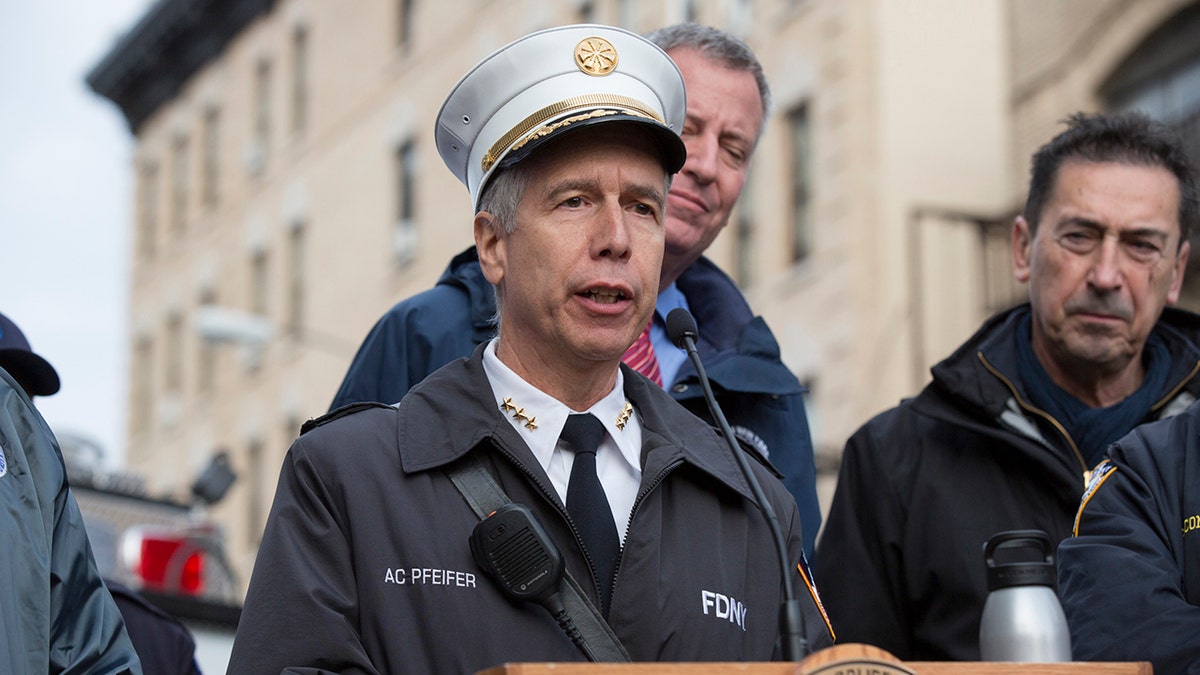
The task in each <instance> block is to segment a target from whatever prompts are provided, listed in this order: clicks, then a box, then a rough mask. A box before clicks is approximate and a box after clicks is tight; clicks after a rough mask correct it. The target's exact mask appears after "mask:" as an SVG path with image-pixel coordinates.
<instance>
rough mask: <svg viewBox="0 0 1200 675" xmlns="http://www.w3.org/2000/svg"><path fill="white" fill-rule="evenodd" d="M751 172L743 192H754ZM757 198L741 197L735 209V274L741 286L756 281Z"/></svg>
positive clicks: (745, 286)
mask: <svg viewBox="0 0 1200 675" xmlns="http://www.w3.org/2000/svg"><path fill="white" fill-rule="evenodd" d="M752 191H753V190H752V188H751V185H750V174H747V176H746V183H745V185H743V187H742V194H744V195H748V194H750V193H751V192H752ZM754 204H755V200H754V199H753V198H750V199H739V200H738V201H737V206H736V207H735V211H734V218H735V222H734V234H735V238H734V244H733V245H734V252H733V256H734V259H733V275H734V280H735V281H736V282H737V284H738V286H740V287H741V288H743V289H745V288H749V287H750V285H751V284H753V283H754V267H755V265H754V230H755V226H756V224H755V213H754Z"/></svg>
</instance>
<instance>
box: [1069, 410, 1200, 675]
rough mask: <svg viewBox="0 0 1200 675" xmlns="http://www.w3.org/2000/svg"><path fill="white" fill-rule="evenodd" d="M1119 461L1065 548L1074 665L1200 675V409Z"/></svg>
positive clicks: (1152, 431)
mask: <svg viewBox="0 0 1200 675" xmlns="http://www.w3.org/2000/svg"><path fill="white" fill-rule="evenodd" d="M1109 456H1110V458H1111V459H1110V460H1109V461H1106V462H1104V463H1103V464H1101V465H1100V466H1099V467H1097V469H1096V471H1095V473H1094V474H1093V477H1092V483H1091V485H1090V486H1089V488H1088V491H1087V492H1086V493H1085V494H1084V498H1083V500H1082V505H1081V506H1080V509H1079V514H1078V515H1077V516H1076V518H1075V536H1074V537H1073V538H1070V539H1067V540H1065V541H1063V542H1062V544H1061V545H1060V546H1059V549H1058V574H1059V595H1060V596H1061V597H1062V602H1063V609H1064V610H1065V611H1066V614H1067V621H1068V623H1069V624H1070V625H1071V647H1072V651H1073V652H1074V656H1075V658H1076V660H1080V661H1150V662H1151V663H1153V664H1154V672H1156V673H1185V672H1186V673H1196V672H1200V489H1198V487H1200V404H1193V405H1192V406H1191V407H1190V408H1188V410H1187V412H1186V413H1184V414H1182V415H1179V416H1178V417H1173V418H1171V419H1168V420H1164V421H1161V422H1155V423H1153V424H1147V425H1144V426H1141V427H1138V428H1136V429H1134V430H1133V431H1132V432H1131V433H1130V434H1129V435H1127V436H1125V437H1124V438H1122V439H1121V440H1120V441H1117V443H1116V444H1115V445H1113V446H1112V447H1110V448H1109Z"/></svg>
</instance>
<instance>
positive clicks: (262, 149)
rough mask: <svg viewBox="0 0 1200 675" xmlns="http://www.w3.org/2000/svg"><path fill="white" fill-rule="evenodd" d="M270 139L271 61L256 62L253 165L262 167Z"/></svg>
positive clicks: (268, 149)
mask: <svg viewBox="0 0 1200 675" xmlns="http://www.w3.org/2000/svg"><path fill="white" fill-rule="evenodd" d="M270 141H271V62H270V61H267V60H266V59H263V60H261V61H259V62H258V68H257V70H256V71H255V74H254V152H255V153H257V156H256V157H255V158H254V159H255V166H256V167H257V168H260V169H261V168H262V166H263V165H264V164H265V163H266V160H267V153H268V152H269V151H270Z"/></svg>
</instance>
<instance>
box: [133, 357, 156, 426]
mask: <svg viewBox="0 0 1200 675" xmlns="http://www.w3.org/2000/svg"><path fill="white" fill-rule="evenodd" d="M153 418H154V341H153V340H152V339H150V338H149V337H146V336H143V337H140V338H138V340H137V342H136V343H135V344H134V346H133V419H132V420H131V422H132V426H133V430H134V431H135V432H145V431H149V430H150V420H152V419H153Z"/></svg>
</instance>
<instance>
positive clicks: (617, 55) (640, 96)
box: [436, 24, 687, 210]
mask: <svg viewBox="0 0 1200 675" xmlns="http://www.w3.org/2000/svg"><path fill="white" fill-rule="evenodd" d="M686 109H687V99H686V94H685V92H684V85H683V76H682V75H681V74H680V73H679V68H678V67H677V66H676V65H675V62H674V61H672V60H671V58H670V57H669V56H667V54H666V53H665V52H664V51H663V50H661V49H659V47H658V46H657V45H655V44H654V43H653V42H650V41H649V40H647V39H646V38H644V37H642V36H640V35H638V34H636V33H631V32H629V31H627V30H623V29H621V28H614V27H611V26H601V25H597V24H579V25H573V26H561V27H558V28H550V29H547V30H542V31H538V32H536V33H531V34H529V35H526V36H525V37H523V38H520V39H518V40H516V41H515V42H512V43H510V44H508V45H506V46H504V47H501V48H500V49H499V50H497V51H496V52H494V53H493V54H492V55H491V56H488V57H487V58H485V59H484V60H483V61H481V62H480V63H479V64H478V65H476V66H475V67H474V68H473V69H471V71H470V72H469V73H467V74H466V75H465V76H464V77H463V78H462V79H461V80H459V82H458V84H456V85H455V86H454V89H452V90H451V91H450V95H449V96H447V97H446V101H445V102H444V103H443V104H442V109H441V110H440V111H439V112H438V119H437V129H436V135H437V136H436V137H437V148H438V153H440V154H441V156H442V160H443V161H444V162H446V166H448V167H450V170H451V171H452V172H454V175H455V176H457V177H458V179H459V180H460V181H462V182H463V183H464V184H465V185H466V186H467V190H468V191H470V193H471V203H472V204H473V206H474V207H475V210H478V209H479V198H480V196H481V195H482V194H483V189H484V187H485V186H486V185H487V183H488V180H490V179H491V177H492V176H493V175H495V172H496V171H497V170H498V169H500V168H503V167H507V166H511V165H513V164H515V163H517V162H519V161H521V160H522V159H524V158H525V157H527V156H529V154H530V153H531V152H532V151H533V150H534V148H536V147H538V146H539V145H541V144H543V143H545V142H547V141H548V140H550V139H551V138H557V137H559V136H561V135H562V134H564V133H567V132H569V131H572V130H575V129H578V128H581V127H586V126H590V125H593V124H599V123H610V122H622V123H625V124H639V125H642V126H644V128H646V129H649V130H650V131H651V132H652V136H653V137H654V138H655V139H656V141H657V145H658V150H659V151H660V154H661V157H662V160H663V167H664V168H665V169H666V170H667V172H668V173H672V174H673V173H676V172H677V171H679V169H680V168H681V167H682V166H683V162H684V159H686V157H687V150H686V149H685V148H684V145H683V141H682V139H680V137H679V134H680V132H681V131H682V130H683V120H684V115H685V112H686Z"/></svg>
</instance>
